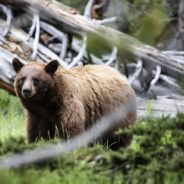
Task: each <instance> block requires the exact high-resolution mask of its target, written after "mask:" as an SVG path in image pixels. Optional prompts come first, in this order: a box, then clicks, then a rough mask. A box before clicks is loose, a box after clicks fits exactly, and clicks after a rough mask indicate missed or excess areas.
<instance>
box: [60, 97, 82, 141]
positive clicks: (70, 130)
mask: <svg viewBox="0 0 184 184" xmlns="http://www.w3.org/2000/svg"><path fill="white" fill-rule="evenodd" d="M84 130H85V109H84V106H83V104H82V103H81V102H80V101H79V100H76V99H70V100H68V101H66V102H65V105H64V108H63V110H62V112H61V121H60V125H59V131H60V132H61V137H62V138H64V139H70V138H72V137H75V136H76V135H79V134H81V133H82V132H84Z"/></svg>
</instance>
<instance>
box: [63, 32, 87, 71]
mask: <svg viewBox="0 0 184 184" xmlns="http://www.w3.org/2000/svg"><path fill="white" fill-rule="evenodd" d="M86 46H87V36H86V35H85V36H84V37H83V43H82V46H81V50H80V52H79V53H78V55H77V56H76V57H75V58H74V59H73V61H72V63H70V64H69V65H68V66H67V67H68V68H72V67H74V66H75V65H76V64H77V63H78V62H79V61H80V60H81V59H82V57H83V55H84V53H85V50H86Z"/></svg>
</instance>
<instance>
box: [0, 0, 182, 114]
mask: <svg viewBox="0 0 184 184" xmlns="http://www.w3.org/2000/svg"><path fill="white" fill-rule="evenodd" d="M0 3H3V4H5V5H9V6H10V7H13V8H14V9H17V10H19V11H20V12H21V11H22V10H25V11H27V13H28V15H29V16H30V19H31V16H32V15H33V13H34V12H35V10H37V12H38V13H39V15H40V18H41V20H44V21H46V22H48V23H50V25H55V27H57V28H59V29H62V30H64V31H65V32H69V33H72V34H77V35H81V36H82V35H83V34H84V33H92V34H94V35H96V36H99V37H100V38H105V39H106V40H107V41H109V42H111V44H113V45H115V46H117V48H118V50H119V52H121V51H122V50H124V49H125V47H127V48H126V49H127V50H128V52H130V53H131V54H132V55H134V56H135V57H137V58H139V57H140V58H141V59H143V60H144V61H145V60H146V62H152V61H153V62H155V63H159V64H160V65H162V66H164V67H166V68H167V69H169V70H170V71H172V73H171V76H172V74H173V73H174V74H175V75H179V76H180V75H181V74H183V72H184V62H183V61H184V60H182V59H183V58H184V53H182V52H180V53H178V54H177V53H171V52H163V51H159V50H157V49H155V48H153V47H150V46H148V45H145V44H143V43H141V42H139V41H138V40H136V39H134V38H132V37H130V36H128V35H126V34H124V33H121V32H118V31H116V30H113V29H111V28H108V27H105V26H101V25H99V24H97V23H95V21H91V20H90V19H87V18H85V17H83V16H81V15H79V14H78V13H77V12H76V11H74V10H73V9H70V8H68V7H65V6H63V5H61V4H59V3H56V2H55V1H45V0H33V1H28V0H0ZM25 5H26V6H25ZM30 7H32V10H34V11H31V12H30ZM56 23H58V24H57V25H56ZM27 36H28V35H27V34H26V33H25V32H23V31H21V30H19V29H16V28H13V27H12V28H11V29H10V33H9V35H8V37H7V38H6V39H5V40H4V42H3V43H2V44H1V45H0V61H1V63H0V64H1V65H0V68H1V75H0V87H2V88H4V89H6V90H8V91H9V92H12V93H14V90H13V80H14V77H15V73H14V71H13V69H12V66H11V61H12V59H13V57H15V56H20V57H21V59H22V61H24V62H27V60H29V59H30V56H31V54H32V49H33V48H32V40H30V41H29V42H28V41H26V38H27ZM122 45H123V46H122ZM38 57H39V59H40V58H41V59H42V60H43V61H45V62H48V61H49V60H50V59H60V58H59V57H58V56H57V55H56V54H55V53H54V52H51V50H49V49H48V48H46V47H44V46H43V45H41V44H39V45H38ZM7 71H8V72H7ZM183 104H184V100H182V101H181V100H178V99H167V98H164V99H158V100H152V101H150V100H145V99H144V100H143V99H141V100H140V99H138V117H145V116H147V115H149V114H150V115H152V116H156V117H159V116H161V115H168V114H170V115H171V116H174V115H175V114H176V113H177V112H178V111H181V112H184V105H183Z"/></svg>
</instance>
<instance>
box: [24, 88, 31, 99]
mask: <svg viewBox="0 0 184 184" xmlns="http://www.w3.org/2000/svg"><path fill="white" fill-rule="evenodd" d="M22 92H23V95H24V96H25V97H29V96H31V90H30V89H23V91H22Z"/></svg>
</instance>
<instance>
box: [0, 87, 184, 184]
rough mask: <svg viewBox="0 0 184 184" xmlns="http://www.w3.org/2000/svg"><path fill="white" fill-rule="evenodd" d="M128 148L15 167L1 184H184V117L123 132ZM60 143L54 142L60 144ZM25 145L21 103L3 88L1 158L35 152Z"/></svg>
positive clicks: (84, 151) (1, 175)
mask: <svg viewBox="0 0 184 184" xmlns="http://www.w3.org/2000/svg"><path fill="white" fill-rule="evenodd" d="M124 133H127V134H133V136H134V137H133V142H132V144H131V145H130V146H129V147H128V148H126V149H120V150H119V151H112V150H109V149H108V148H104V147H103V146H101V145H96V146H94V147H90V148H89V147H83V148H80V149H77V150H75V151H73V152H71V153H69V154H67V155H65V156H60V157H57V158H55V159H52V160H48V161H46V162H41V163H36V164H31V165H29V166H24V167H21V168H17V169H15V168H14V169H1V170H0V183H1V184H9V183H10V184H22V183H23V184H24V183H25V184H42V183H43V184H52V183H53V184H62V183H63V184H70V183H71V184H92V183H94V184H96V183H98V184H110V183H114V184H120V183H130V184H137V183H139V184H140V183H144V184H145V183H146V184H155V183H157V184H159V183H160V184H181V183H184V175H183V173H184V162H183V160H184V114H178V115H177V117H175V118H170V117H162V118H159V119H154V118H147V119H145V120H142V121H139V122H137V123H136V125H135V126H133V127H132V128H131V129H129V130H126V131H124V132H123V134H124ZM58 141H59V140H54V141H51V142H53V143H57V142H58ZM42 144H46V143H43V142H40V143H38V144H32V145H28V144H27V142H26V130H25V115H24V111H23V109H22V108H21V106H20V103H19V101H18V99H17V98H16V97H14V96H11V95H9V94H8V93H7V92H4V91H2V90H0V156H4V155H12V154H13V153H20V152H23V151H24V150H25V149H33V148H35V147H38V146H40V145H42Z"/></svg>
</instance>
